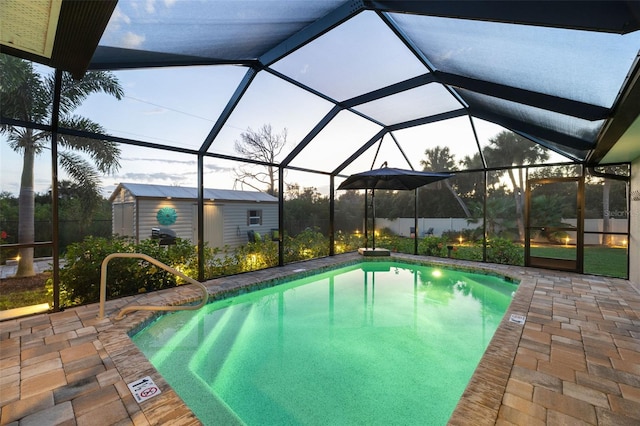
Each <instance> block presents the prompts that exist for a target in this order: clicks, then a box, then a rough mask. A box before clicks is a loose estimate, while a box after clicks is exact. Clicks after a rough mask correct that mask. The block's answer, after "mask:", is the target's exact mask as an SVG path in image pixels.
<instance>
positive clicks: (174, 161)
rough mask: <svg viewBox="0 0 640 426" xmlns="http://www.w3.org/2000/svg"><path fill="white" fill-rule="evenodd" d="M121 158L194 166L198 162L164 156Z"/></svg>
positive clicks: (123, 159)
mask: <svg viewBox="0 0 640 426" xmlns="http://www.w3.org/2000/svg"><path fill="white" fill-rule="evenodd" d="M167 152H169V151H167ZM121 160H122V161H144V162H145V163H149V162H151V161H153V162H158V163H167V164H186V165H189V166H194V165H195V164H196V160H173V159H164V158H143V157H125V158H122V159H121Z"/></svg>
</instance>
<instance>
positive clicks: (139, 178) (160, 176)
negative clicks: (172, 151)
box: [116, 172, 184, 184]
mask: <svg viewBox="0 0 640 426" xmlns="http://www.w3.org/2000/svg"><path fill="white" fill-rule="evenodd" d="M116 178H119V179H120V181H133V182H144V183H148V182H151V181H169V182H171V183H172V184H175V183H179V182H182V181H183V180H184V176H183V175H182V174H175V173H166V172H156V173H136V172H131V173H124V174H122V175H119V176H117V177H116Z"/></svg>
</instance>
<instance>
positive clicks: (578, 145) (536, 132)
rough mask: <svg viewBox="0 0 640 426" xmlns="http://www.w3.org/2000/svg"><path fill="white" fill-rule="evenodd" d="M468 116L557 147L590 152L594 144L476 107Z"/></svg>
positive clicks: (471, 108) (471, 109)
mask: <svg viewBox="0 0 640 426" xmlns="http://www.w3.org/2000/svg"><path fill="white" fill-rule="evenodd" d="M469 114H471V115H472V116H474V117H477V118H481V119H483V120H486V121H490V122H492V123H495V124H499V125H500V126H502V127H504V128H506V129H510V130H512V131H514V132H516V133H527V134H530V135H532V136H534V137H538V138H541V139H546V140H549V141H552V142H555V143H557V144H559V145H563V146H566V147H569V148H573V149H579V150H590V149H593V148H594V146H595V143H593V142H590V141H587V140H584V139H580V138H577V137H575V136H571V135H567V134H564V133H560V132H557V131H555V130H551V129H548V128H546V127H541V126H538V125H536V124H531V123H527V122H525V121H521V120H516V119H514V118H509V117H505V116H503V115H499V114H495V113H493V112H491V111H487V110H485V109H482V108H478V107H470V108H469Z"/></svg>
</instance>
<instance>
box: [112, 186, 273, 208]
mask: <svg viewBox="0 0 640 426" xmlns="http://www.w3.org/2000/svg"><path fill="white" fill-rule="evenodd" d="M122 189H125V190H127V191H129V192H130V193H131V194H132V195H133V196H135V197H138V198H139V197H146V198H171V199H180V200H182V199H186V200H197V199H198V189H197V188H186V187H182V186H170V185H152V184H142V183H120V184H119V185H118V186H117V187H116V189H115V190H114V191H113V194H111V197H110V198H109V201H112V202H113V200H115V198H116V196H117V194H118V193H119V192H120V190H122ZM204 199H205V200H213V201H252V202H259V203H261V202H266V203H277V202H278V199H277V198H276V197H274V196H273V195H269V194H266V193H264V192H258V191H237V190H231V189H212V188H205V190H204Z"/></svg>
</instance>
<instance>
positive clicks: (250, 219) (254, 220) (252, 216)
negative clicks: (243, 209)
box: [247, 210, 262, 226]
mask: <svg viewBox="0 0 640 426" xmlns="http://www.w3.org/2000/svg"><path fill="white" fill-rule="evenodd" d="M247 225H248V226H260V225H262V210H247Z"/></svg>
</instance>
